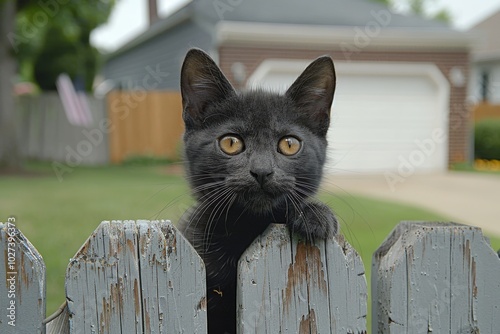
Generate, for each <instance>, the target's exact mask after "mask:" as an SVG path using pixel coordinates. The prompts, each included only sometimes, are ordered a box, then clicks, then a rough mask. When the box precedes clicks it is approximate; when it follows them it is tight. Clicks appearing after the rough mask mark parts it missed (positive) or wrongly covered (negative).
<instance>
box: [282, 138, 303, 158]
mask: <svg viewBox="0 0 500 334" xmlns="http://www.w3.org/2000/svg"><path fill="white" fill-rule="evenodd" d="M301 147H302V142H301V141H300V140H299V139H297V138H295V137H292V136H287V137H283V138H281V139H280V141H279V143H278V152H280V153H281V154H283V155H287V156H291V155H295V154H297V153H298V152H299V151H300V148H301Z"/></svg>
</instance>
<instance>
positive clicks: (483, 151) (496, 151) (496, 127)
mask: <svg viewBox="0 0 500 334" xmlns="http://www.w3.org/2000/svg"><path fill="white" fill-rule="evenodd" d="M474 152H475V158H476V159H496V160H500V119H485V120H481V121H478V122H476V124H475V133H474Z"/></svg>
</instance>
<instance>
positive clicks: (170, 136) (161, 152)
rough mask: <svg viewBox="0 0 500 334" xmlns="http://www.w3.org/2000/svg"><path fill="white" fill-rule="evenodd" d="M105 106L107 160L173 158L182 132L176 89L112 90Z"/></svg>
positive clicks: (180, 104) (180, 107) (180, 106)
mask: <svg viewBox="0 0 500 334" xmlns="http://www.w3.org/2000/svg"><path fill="white" fill-rule="evenodd" d="M107 109H108V117H109V121H110V123H111V124H113V126H112V127H111V128H110V132H109V150H110V160H111V162H113V163H120V162H122V161H123V160H126V159H127V158H130V157H134V156H151V157H157V158H165V157H167V158H171V159H175V158H177V155H178V148H179V147H178V146H179V145H180V143H181V136H182V133H183V132H184V123H183V121H182V100H181V95H180V93H179V92H171V91H114V92H111V93H110V94H108V97H107Z"/></svg>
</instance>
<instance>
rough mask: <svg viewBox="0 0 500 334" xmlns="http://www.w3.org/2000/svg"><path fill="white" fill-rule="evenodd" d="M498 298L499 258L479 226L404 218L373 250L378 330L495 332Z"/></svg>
mask: <svg viewBox="0 0 500 334" xmlns="http://www.w3.org/2000/svg"><path fill="white" fill-rule="evenodd" d="M499 300H500V260H499V258H498V256H497V254H496V253H495V252H494V251H493V250H492V249H491V247H490V246H489V243H488V242H487V241H486V240H485V238H484V237H483V235H482V233H481V230H480V229H479V228H476V227H471V226H465V225H459V224H452V223H420V222H403V223H401V224H400V225H398V226H397V227H396V228H395V229H394V231H393V232H392V234H391V235H390V236H389V237H388V238H387V239H386V241H385V242H384V243H383V244H382V246H381V247H380V248H379V249H378V250H377V252H376V253H375V254H374V257H373V269H372V301H373V322H372V323H373V327H372V329H373V333H384V334H386V333H387V334H390V333H403V332H404V333H416V334H419V333H429V332H433V333H459V334H465V333H479V332H481V333H494V332H495V331H496V330H497V329H498V328H500V306H499V304H498V301H499ZM494 329H495V330H494Z"/></svg>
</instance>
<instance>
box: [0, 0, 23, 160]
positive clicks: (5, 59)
mask: <svg viewBox="0 0 500 334" xmlns="http://www.w3.org/2000/svg"><path fill="white" fill-rule="evenodd" d="M16 5H17V3H16V1H14V0H0V73H2V75H0V167H7V168H19V165H20V155H19V147H18V141H17V131H16V119H15V110H14V98H13V96H12V93H13V92H12V85H13V80H14V75H15V73H16V60H15V58H14V52H13V49H12V45H11V44H10V42H9V38H8V37H9V34H10V33H12V32H13V31H14V27H15V14H16V11H17V7H16Z"/></svg>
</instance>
